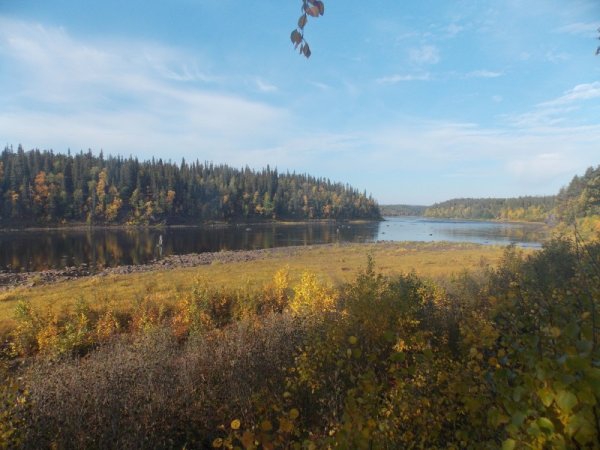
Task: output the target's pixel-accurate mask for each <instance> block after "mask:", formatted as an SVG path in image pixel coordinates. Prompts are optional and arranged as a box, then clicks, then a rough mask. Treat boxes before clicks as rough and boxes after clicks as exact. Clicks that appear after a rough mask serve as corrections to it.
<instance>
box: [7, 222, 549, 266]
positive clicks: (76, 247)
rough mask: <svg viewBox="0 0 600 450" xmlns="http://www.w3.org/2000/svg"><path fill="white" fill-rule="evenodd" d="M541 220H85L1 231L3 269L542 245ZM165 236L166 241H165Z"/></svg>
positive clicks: (542, 231) (543, 235)
mask: <svg viewBox="0 0 600 450" xmlns="http://www.w3.org/2000/svg"><path fill="white" fill-rule="evenodd" d="M544 237H545V234H544V230H543V226H541V225H534V224H514V223H499V222H466V221H457V220H441V219H429V218H424V217H394V218H387V219H386V220H385V221H383V222H366V223H324V222H316V223H300V224H278V223H268V224H254V225H231V226H198V227H176V228H88V229H52V230H30V231H2V232H0V270H5V271H11V272H20V271H40V270H47V269H61V268H65V267H72V266H81V265H87V266H89V267H90V268H98V267H115V266H119V265H136V264H146V263H148V262H150V261H153V260H156V259H160V258H161V257H164V256H168V255H183V254H188V253H204V252H218V251H222V250H255V249H262V248H274V247H286V246H296V245H314V244H327V243H336V242H340V243H344V242H353V243H365V242H376V241H382V240H384V241H419V242H434V241H450V242H471V243H478V244H489V245H508V244H511V243H514V244H516V245H518V246H522V247H534V248H535V247H540V246H541V242H542V241H543V240H544ZM161 243H162V245H161Z"/></svg>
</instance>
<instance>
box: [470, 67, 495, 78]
mask: <svg viewBox="0 0 600 450" xmlns="http://www.w3.org/2000/svg"><path fill="white" fill-rule="evenodd" d="M501 76H502V72H493V71H491V70H485V69H482V70H474V71H473V72H469V73H467V75H466V77H467V78H497V77H501Z"/></svg>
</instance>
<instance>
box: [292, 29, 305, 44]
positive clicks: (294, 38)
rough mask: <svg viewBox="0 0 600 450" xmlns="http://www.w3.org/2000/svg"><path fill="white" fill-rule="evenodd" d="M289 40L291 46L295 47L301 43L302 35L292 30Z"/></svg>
mask: <svg viewBox="0 0 600 450" xmlns="http://www.w3.org/2000/svg"><path fill="white" fill-rule="evenodd" d="M290 39H291V40H292V44H294V45H295V46H296V47H297V46H298V44H299V43H300V42H302V35H301V34H300V33H299V32H298V30H294V31H292V34H291V35H290Z"/></svg>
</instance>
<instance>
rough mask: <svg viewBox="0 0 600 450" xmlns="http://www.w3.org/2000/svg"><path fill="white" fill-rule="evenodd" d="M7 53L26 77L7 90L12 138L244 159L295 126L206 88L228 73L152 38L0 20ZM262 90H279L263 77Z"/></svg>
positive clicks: (283, 114)
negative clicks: (82, 34) (103, 37)
mask: <svg viewBox="0 0 600 450" xmlns="http://www.w3.org/2000/svg"><path fill="white" fill-rule="evenodd" d="M0 56H1V57H2V59H3V64H4V63H6V64H9V65H10V66H11V68H12V70H13V71H15V72H16V73H19V74H20V77H21V88H20V89H18V90H17V91H16V92H8V91H7V92H3V89H2V87H0V93H2V96H3V97H5V99H6V101H5V102H4V103H5V104H4V108H3V111H0V135H2V136H3V138H4V139H5V140H6V141H7V142H24V141H26V142H28V143H29V144H30V145H31V146H39V147H48V146H56V147H58V148H56V147H55V149H56V150H63V151H64V150H65V149H66V147H73V148H88V147H94V146H98V147H103V148H104V149H105V150H108V151H110V152H114V153H121V154H128V153H130V152H138V151H140V150H141V152H143V153H145V154H146V155H148V156H149V155H152V154H155V155H157V156H158V155H163V156H164V155H169V154H171V152H172V149H173V148H174V147H176V148H178V149H180V152H187V153H188V156H190V155H189V153H192V152H197V151H198V150H202V151H203V152H204V153H203V156H202V157H203V158H209V159H214V160H227V161H230V162H231V163H235V162H240V163H243V161H242V159H243V160H245V162H247V161H248V160H250V159H249V158H247V156H248V155H247V154H243V153H242V150H246V151H248V152H249V151H251V150H252V148H257V147H260V146H261V145H265V144H270V143H271V142H272V141H273V140H277V139H279V138H281V133H283V131H282V130H283V129H285V128H286V127H287V124H288V123H289V113H288V112H287V111H286V110H285V109H281V108H277V107H274V106H271V105H269V104H267V103H262V102H257V101H252V100H249V99H246V98H244V97H241V96H239V95H235V94H230V93H227V92H226V91H225V89H224V88H223V87H222V86H221V89H219V91H216V90H215V89H205V85H206V83H207V82H216V80H222V78H220V77H215V76H208V75H205V74H206V73H208V72H205V71H204V70H203V67H202V61H200V60H198V58H196V57H195V55H192V54H188V53H186V52H183V51H181V50H178V49H172V48H169V47H164V46H160V45H157V44H155V43H152V42H131V41H126V42H113V41H95V42H91V41H81V40H78V39H76V38H74V37H73V36H71V35H69V33H67V32H66V31H65V30H64V29H61V28H55V27H46V26H41V25H39V24H32V23H28V22H21V21H13V20H8V19H1V18H0ZM207 66H208V65H207ZM256 86H257V88H258V89H259V90H261V91H263V92H272V91H273V90H275V89H276V87H275V86H273V85H271V84H269V83H266V82H264V81H262V80H261V79H256ZM224 91H225V92H224ZM17 97H18V99H17ZM13 100H14V101H13ZM17 100H18V101H17ZM27 105H35V107H33V106H27ZM274 130H275V131H274ZM277 130H281V131H277ZM24 143H25V142H24ZM170 149H171V150H170ZM241 155H244V158H241V157H240V156H241Z"/></svg>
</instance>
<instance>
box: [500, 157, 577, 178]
mask: <svg viewBox="0 0 600 450" xmlns="http://www.w3.org/2000/svg"><path fill="white" fill-rule="evenodd" d="M577 166H578V164H577V163H576V162H575V161H574V159H573V157H572V155H568V154H565V152H564V151H563V152H558V151H556V152H552V153H536V154H533V155H531V156H526V157H524V158H516V159H514V160H511V161H508V163H507V168H508V171H509V172H510V173H511V174H513V175H514V176H515V177H516V178H518V179H519V180H521V181H522V182H524V183H526V184H533V185H535V184H540V183H544V182H547V181H551V180H553V179H555V178H557V177H562V176H564V175H568V174H572V175H574V174H575V172H576V171H577Z"/></svg>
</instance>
